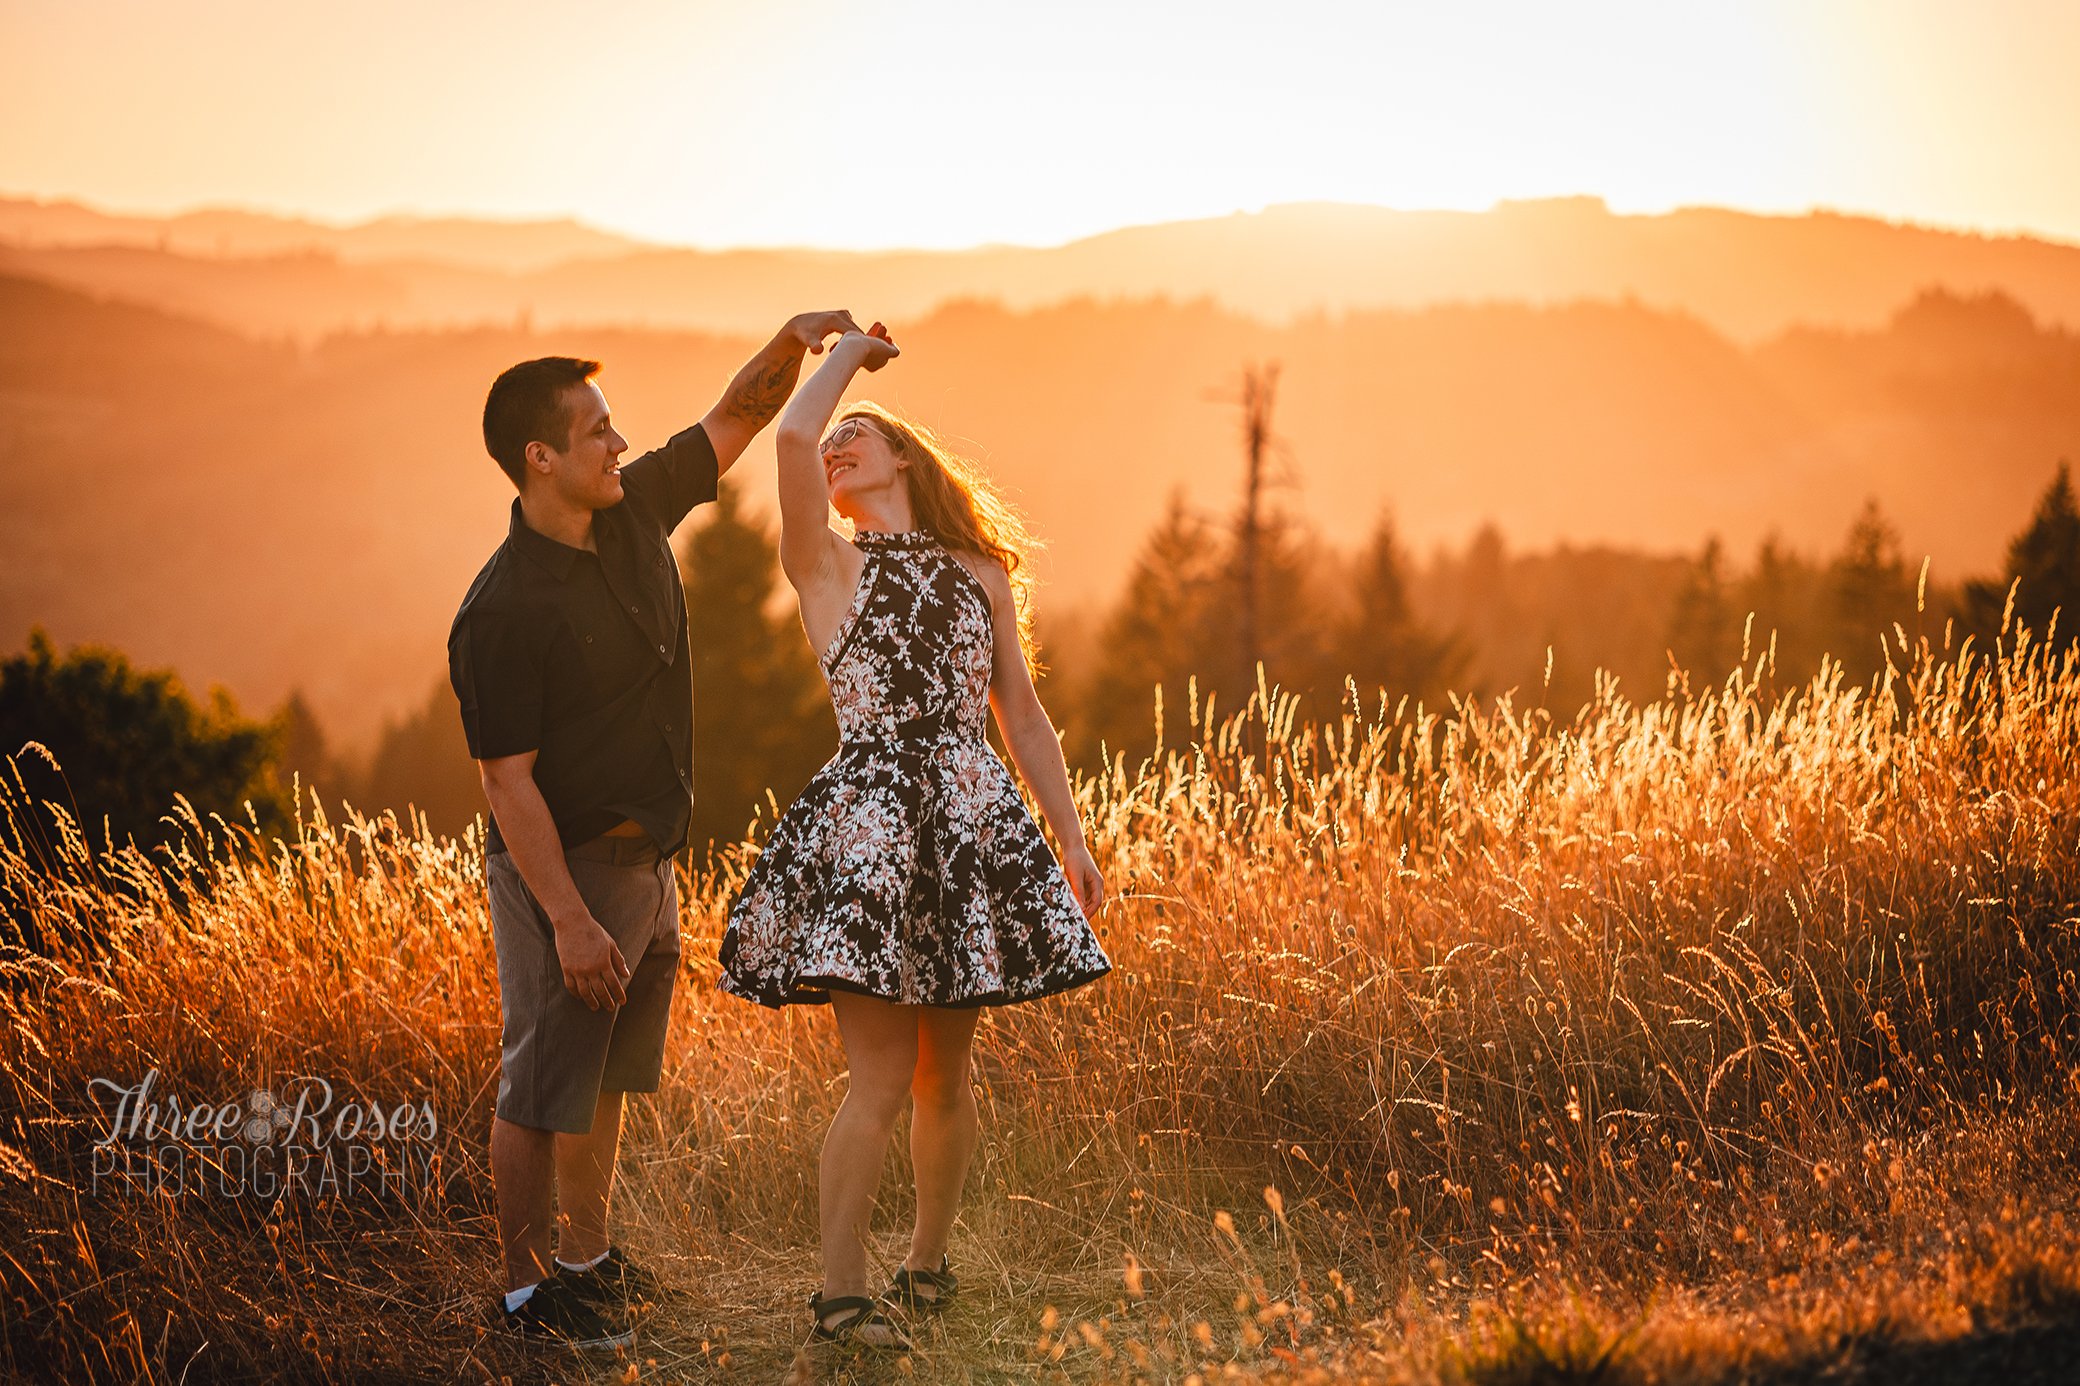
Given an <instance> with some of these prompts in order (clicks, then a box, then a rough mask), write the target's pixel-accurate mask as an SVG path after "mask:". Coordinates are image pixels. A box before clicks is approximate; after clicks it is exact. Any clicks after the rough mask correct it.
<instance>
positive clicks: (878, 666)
mask: <svg viewBox="0 0 2080 1386" xmlns="http://www.w3.org/2000/svg"><path fill="white" fill-rule="evenodd" d="M896 355H897V349H896V345H895V343H894V342H893V341H892V340H890V339H889V337H888V334H887V332H886V331H885V329H883V328H882V327H881V325H880V324H879V323H876V324H875V325H874V327H873V329H872V330H871V331H870V332H865V333H862V332H848V333H847V334H846V335H845V336H844V337H843V338H841V339H840V340H839V342H838V343H837V344H836V345H835V346H834V347H833V348H832V349H831V354H830V358H829V359H828V360H827V361H826V362H825V364H824V365H823V367H822V369H820V370H818V371H817V372H816V374H815V375H814V376H813V377H811V378H810V380H809V381H808V383H807V384H805V385H803V386H802V388H801V389H800V391H798V392H797V393H796V395H795V397H794V399H793V401H792V402H791V403H790V404H789V405H788V407H787V412H786V413H785V414H784V415H783V416H782V417H781V421H780V428H779V432H778V435H777V439H776V442H777V447H778V450H779V455H780V518H781V527H780V560H781V566H782V567H783V568H784V569H785V571H786V573H787V579H788V581H789V583H791V584H792V585H793V587H794V590H795V595H796V597H797V598H798V599H799V601H800V603H801V612H802V627H803V629H804V631H806V633H807V634H808V637H809V643H810V647H811V648H812V649H814V650H816V651H817V652H818V654H819V656H820V661H821V664H822V668H823V674H824V678H825V681H826V682H827V683H828V684H829V686H830V692H831V701H832V704H833V705H834V707H835V708H836V710H837V716H838V731H839V734H840V737H841V743H842V744H841V745H840V747H839V750H838V754H837V755H836V756H835V757H834V758H833V759H832V760H831V761H830V763H829V764H827V765H825V766H824V767H823V769H821V770H819V771H818V772H817V773H816V776H815V777H814V778H813V779H811V780H810V782H809V784H808V787H807V788H805V789H804V790H803V791H802V794H801V796H800V797H799V798H798V799H796V800H795V802H794V804H793V805H792V806H791V807H790V808H789V809H788V811H787V812H786V813H785V814H784V815H783V816H782V817H781V819H780V822H779V823H778V824H777V825H776V826H775V827H774V829H773V835H772V837H771V839H770V840H769V841H768V842H767V844H766V848H765V850H764V852H763V853H761V854H760V856H759V859H758V863H757V865H756V866H755V867H754V868H753V869H752V871H751V874H750V876H749V877H748V878H747V879H746V880H745V882H744V888H743V891H742V892H741V893H740V894H739V896H738V897H737V900H736V903H735V905H734V906H733V907H732V909H731V911H730V922H729V929H728V932H727V933H726V934H725V935H724V937H723V941H722V970H723V976H722V987H723V989H724V990H725V991H728V992H731V993H732V994H734V995H737V996H742V997H746V998H748V999H750V1000H753V1001H758V1002H761V1003H763V1004H765V1005H768V1006H783V1005H788V1004H791V1003H801V1002H809V1003H822V1002H828V1003H829V1004H830V1006H831V1009H832V1011H833V1012H834V1013H835V1015H836V1018H837V1022H838V1034H839V1038H840V1039H841V1041H842V1042H843V1044H844V1047H845V1057H846V1061H847V1063H848V1065H849V1066H850V1069H851V1082H850V1086H849V1087H848V1088H847V1090H846V1094H845V1101H844V1103H843V1105H841V1106H840V1107H839V1109H838V1114H837V1116H836V1117H835V1118H834V1119H833V1120H832V1122H831V1129H830V1133H829V1135H828V1136H826V1137H825V1139H824V1146H823V1159H822V1166H821V1171H820V1197H821V1214H822V1218H821V1220H822V1237H823V1265H824V1280H823V1288H822V1290H821V1291H820V1292H819V1293H817V1294H815V1295H813V1296H811V1298H810V1307H811V1310H812V1312H813V1314H814V1316H815V1328H814V1333H815V1335H816V1336H817V1337H819V1338H826V1339H829V1338H846V1339H850V1340H852V1341H854V1342H857V1343H861V1344H865V1345H870V1346H877V1347H893V1348H905V1347H908V1346H909V1344H908V1342H907V1341H906V1340H905V1338H904V1337H903V1334H902V1332H901V1330H900V1329H899V1328H898V1327H897V1326H896V1325H895V1324H894V1323H893V1322H891V1321H890V1320H889V1319H888V1318H887V1317H886V1316H885V1315H883V1314H882V1313H881V1312H880V1310H879V1307H878V1305H877V1304H876V1301H875V1300H874V1299H873V1298H872V1297H870V1296H869V1295H868V1293H867V1283H866V1275H867V1264H866V1261H867V1257H866V1232H867V1222H868V1219H869V1216H870V1215H871V1213H872V1209H873V1203H874V1191H875V1186H876V1184H877V1183H878V1182H879V1179H880V1174H881V1167H882V1163H883V1158H884V1156H885V1154H886V1151H887V1148H888V1141H889V1137H890V1135H891V1134H892V1133H893V1131H894V1129H895V1123H896V1119H897V1117H898V1116H899V1115H900V1114H901V1112H902V1107H903V1103H904V1100H905V1098H906V1097H907V1098H912V1099H914V1100H915V1110H914V1112H913V1113H912V1116H911V1125H910V1151H911V1157H912V1163H913V1165H914V1166H915V1169H916V1177H917V1223H916V1226H915V1228H914V1229H913V1230H912V1232H911V1237H910V1251H909V1255H908V1256H906V1257H905V1258H904V1261H903V1264H902V1267H901V1269H899V1270H898V1271H897V1272H896V1276H895V1285H894V1287H893V1291H892V1294H891V1298H892V1299H893V1300H894V1301H895V1302H896V1303H898V1304H901V1305H904V1306H906V1307H909V1308H913V1309H920V1310H932V1309H938V1308H942V1307H944V1305H945V1304H946V1303H947V1301H948V1300H949V1299H950V1298H951V1297H952V1295H953V1293H954V1289H955V1284H956V1282H955V1279H954V1276H953V1274H952V1272H951V1270H950V1268H949V1263H948V1260H947V1254H946V1250H947V1240H948V1237H949V1236H950V1234H951V1232H952V1228H953V1218H954V1211H955V1208H956V1206H957V1204H958V1202H959V1199H960V1190H961V1183H962V1180H963V1179H964V1177H965V1176H966V1174H967V1170H968V1162H969V1159H970V1157H971V1156H973V1154H974V1152H975V1143H976V1138H977V1130H976V1111H975V1098H974V1094H973V1092H972V1091H971V1090H970V1088H969V1081H968V1056H969V1050H970V1047H971V1045H972V1043H973V1041H974V1037H975V1023H976V1020H977V1018H978V1017H979V1015H980V1013H981V1012H980V1008H981V1007H983V1006H989V1005H1001V1004H1005V1003H1008V1002H1015V1001H1029V1000H1032V999H1034V998H1036V997H1041V996H1047V995H1051V994H1053V993H1055V992H1059V991H1064V990H1067V989H1068V988H1070V987H1075V986H1080V985H1082V984H1083V983H1085V982H1089V981H1092V980H1093V979H1095V978H1097V977H1100V976H1102V975H1104V974H1105V972H1107V971H1108V970H1109V969H1110V967H1111V964H1110V962H1108V961H1107V959H1106V957H1105V953H1104V951H1103V950H1102V949H1101V948H1100V947H1099V946H1098V940H1097V938H1096V936H1095V935H1094V934H1093V933H1092V932H1091V928H1090V924H1089V922H1088V921H1089V918H1090V916H1091V915H1092V914H1094V913H1096V911H1097V910H1098V908H1099V906H1100V905H1101V904H1102V903H1103V901H1104V898H1105V883H1104V880H1103V878H1102V877H1101V876H1100V875H1099V873H1098V867H1097V864H1096V863H1095V862H1094V861H1093V860H1092V859H1091V854H1090V850H1089V848H1088V847H1087V846H1086V845H1085V843H1084V836H1083V826H1082V824H1081V823H1080V822H1079V821H1078V818H1077V813H1076V804H1075V801H1074V799H1073V798H1072V797H1071V795H1070V791H1069V775H1068V771H1067V769H1066V767H1065V766H1064V765H1063V762H1062V751H1061V745H1060V743H1059V742H1058V741H1057V740H1056V738H1055V733H1054V728H1053V727H1052V726H1051V725H1049V723H1048V720H1047V714H1046V712H1045V711H1044V710H1042V708H1041V706H1040V700H1039V697H1038V695H1037V694H1036V693H1035V692H1034V690H1033V680H1032V672H1031V665H1030V663H1029V654H1030V648H1031V646H1030V625H1029V617H1028V611H1027V607H1026V603H1025V601H1024V600H1023V598H1024V597H1025V595H1026V593H1027V589H1028V588H1029V587H1030V582H1031V579H1030V577H1029V575H1028V574H1027V572H1026V571H1025V569H1024V564H1023V560H1024V557H1025V555H1024V553H1023V549H1024V547H1025V546H1026V545H1027V544H1028V543H1029V542H1030V541H1029V540H1028V539H1027V536H1026V534H1025V531H1024V528H1023V526H1021V525H1020V524H1019V522H1018V520H1017V518H1016V516H1015V515H1013V513H1012V512H1011V511H1010V510H1009V509H1008V507H1006V506H1005V505H1004V504H1003V503H1002V502H1001V501H999V500H998V499H997V498H996V497H995V496H994V495H993V494H992V493H991V492H990V490H989V489H988V488H987V487H986V486H985V485H984V484H982V482H981V481H980V479H979V478H978V477H977V476H976V475H975V474H974V473H973V472H972V471H970V470H969V469H968V467H967V466H966V464H964V463H963V462H962V461H961V460H960V459H958V458H956V457H954V456H953V455H952V454H950V453H949V452H947V451H946V450H945V449H944V448H943V447H941V446H940V445H939V444H938V442H937V441H936V440H934V439H933V438H932V437H931V436H930V435H929V434H928V433H926V432H925V431H924V430H922V429H920V428H917V427H914V426H912V425H910V424H907V423H904V422H903V421H902V420H900V419H898V418H896V417H895V416H894V415H892V414H890V413H888V412H887V411H885V410H882V409H878V408H876V407H874V406H872V405H856V406H854V407H852V408H851V409H848V410H847V411H846V413H845V415H844V417H843V418H842V419H841V420H840V421H839V423H838V425H837V427H835V428H833V429H832V430H831V431H830V434H829V436H827V437H821V435H822V433H823V428H824V425H825V424H826V423H828V422H829V420H830V417H831V414H832V412H833V411H834V410H835V409H836V408H837V405H838V400H839V397H840V396H841V395H842V394H843V393H844V391H845V387H846V385H847V384H848V383H849V382H850V381H851V379H852V376H853V374H854V373H855V372H856V371H859V370H861V369H866V370H870V371H871V370H878V369H879V368H880V367H881V366H883V365H885V364H886V363H887V362H888V361H890V360H891V359H893V358H894V357H895V356H896ZM819 438H820V439H821V440H820V441H819ZM833 506H835V507H836V509H837V511H838V513H839V514H840V515H841V516H843V517H844V518H846V519H847V520H850V521H851V522H852V524H853V525H854V527H855V533H854V534H853V535H852V537H851V538H850V539H847V538H846V537H845V536H844V535H842V534H840V533H838V532H837V531H836V530H834V529H833V528H832V527H831V526H830V523H829V518H830V511H831V508H832V507H833ZM985 705H987V706H989V707H992V708H994V709H995V712H996V716H997V725H998V727H999V728H1001V729H1002V731H1003V735H1004V743H1005V745H1006V746H1007V747H1008V748H1009V749H1010V751H1011V757H1012V759H1013V760H1014V761H1015V762H1016V763H1017V765H1018V768H1019V770H1020V772H1021V773H1023V774H1024V776H1025V778H1026V782H1027V783H1028V784H1030V785H1031V786H1032V789H1033V793H1034V796H1035V797H1036V798H1037V799H1038V800H1039V803H1040V807H1041V811H1042V812H1043V813H1044V814H1045V815H1046V818H1047V822H1048V826H1049V827H1050V828H1052V829H1053V830H1054V835H1055V838H1056V840H1057V841H1059V842H1060V843H1061V844H1062V856H1061V862H1060V864H1059V865H1058V864H1057V863H1056V861H1055V859H1054V857H1053V856H1052V855H1051V854H1050V853H1049V852H1048V850H1047V844H1046V841H1045V839H1043V838H1042V837H1041V835H1040V830H1039V827H1038V826H1037V825H1036V824H1035V823H1034V822H1033V819H1032V815H1031V814H1029V813H1027V812H1026V809H1025V805H1024V804H1023V802H1022V801H1021V800H1020V799H1019V797H1018V791H1017V787H1016V786H1015V785H1014V784H1013V782H1012V779H1011V776H1010V774H1009V772H1008V771H1006V770H1005V768H1004V765H1003V763H1002V762H1001V761H999V760H998V759H997V757H996V755H995V753H994V752H993V751H992V750H991V749H990V746H989V742H988V741H987V740H986V738H985V731H984V709H985Z"/></svg>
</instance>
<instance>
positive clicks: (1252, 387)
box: [1235, 361, 1278, 699]
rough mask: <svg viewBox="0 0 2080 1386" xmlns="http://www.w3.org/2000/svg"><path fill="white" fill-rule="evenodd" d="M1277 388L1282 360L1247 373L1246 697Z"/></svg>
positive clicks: (1256, 659) (1239, 621)
mask: <svg viewBox="0 0 2080 1386" xmlns="http://www.w3.org/2000/svg"><path fill="white" fill-rule="evenodd" d="M1277 393H1278V363H1277V362H1275V361H1274V362H1272V363H1270V364H1269V365H1263V366H1251V367H1249V368H1248V369H1246V370H1245V371H1244V372H1243V374H1242V437H1243V443H1244V447H1245V449H1246V452H1247V457H1248V471H1247V472H1246V473H1245V475H1244V478H1243V484H1242V515H1241V518H1240V519H1239V520H1238V522H1237V533H1236V536H1235V567H1236V573H1235V577H1236V583H1237V585H1238V586H1239V587H1240V589H1241V590H1240V592H1239V593H1238V601H1237V604H1236V605H1237V611H1236V632H1235V634H1236V644H1237V647H1238V649H1237V653H1238V654H1239V655H1240V656H1241V662H1242V689H1243V693H1242V696H1243V697H1244V698H1245V699H1246V698H1248V696H1249V690H1250V689H1252V688H1254V687H1255V685H1256V681H1257V665H1258V664H1259V663H1260V662H1261V661H1262V660H1263V658H1264V643H1263V632H1262V631H1261V630H1260V629H1259V628H1258V624H1257V622H1258V604H1257V593H1258V589H1259V587H1260V585H1261V583H1260V580H1259V569H1260V568H1261V567H1262V551H1261V550H1262V539H1263V509H1262V507H1263V497H1264V454H1265V452H1266V451H1267V450H1268V449H1269V447H1270V445H1271V407H1272V404H1273V402H1274V400H1275V399H1276V396H1277Z"/></svg>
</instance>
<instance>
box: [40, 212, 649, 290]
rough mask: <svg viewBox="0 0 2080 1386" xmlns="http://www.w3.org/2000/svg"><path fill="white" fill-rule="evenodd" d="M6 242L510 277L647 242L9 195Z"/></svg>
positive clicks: (536, 228)
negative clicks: (417, 265)
mask: <svg viewBox="0 0 2080 1386" xmlns="http://www.w3.org/2000/svg"><path fill="white" fill-rule="evenodd" d="M0 241H4V242H8V243H11V244H13V245H17V246H22V247H41V248H46V249H48V248H53V247H77V246H128V247H131V248H134V249H144V250H163V251H169V252H171V253H173V254H177V255H198V256H211V257H216V258H219V259H244V258H255V257H262V256H280V255H309V254H320V255H332V256H336V257H338V258H339V259H341V260H343V261H345V262H347V263H350V264H365V263H370V262H385V261H399V260H402V261H419V262H424V263H428V264H453V265H461V266H466V267H470V268H475V269H491V270H500V271H504V272H507V273H519V272H524V271H527V270H533V269H541V268H544V267H546V266H549V265H556V264H562V263H564V262H565V261H569V260H585V259H600V258H605V257H607V256H612V255H626V254H629V253H630V252H632V251H635V250H639V249H644V248H647V242H644V241H639V240H636V239H633V238H632V237H628V236H622V235H617V234H615V233H614V232H611V231H601V230H597V229H595V228H593V227H590V226H586V225H584V224H583V223H581V222H577V221H573V220H571V219H569V218H558V219H544V220H513V221H506V220H494V219H491V218H487V217H419V216H388V217H377V218H374V219H372V220H369V221H364V222H357V223H354V224H352V225H348V226H334V225H330V224H328V223H325V222H320V221H312V220H309V219H308V218H304V217H289V216H279V215H275V214H273V213H268V212H250V211H245V210H242V209H239V208H226V207H207V208H200V209H197V210H196V211H192V212H182V213H179V214H178V215H175V216H167V217H155V216H136V215H125V214H121V213H115V212H104V211H101V210H99V209H97V208H94V207H89V206H87V205H86V204H85V203H81V202H72V201H64V200H59V201H42V200H38V199H34V198H10V197H0Z"/></svg>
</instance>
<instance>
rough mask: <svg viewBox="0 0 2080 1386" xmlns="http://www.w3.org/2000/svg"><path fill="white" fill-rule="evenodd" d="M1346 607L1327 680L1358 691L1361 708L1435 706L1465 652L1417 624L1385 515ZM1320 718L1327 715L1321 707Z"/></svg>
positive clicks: (1356, 571)
mask: <svg viewBox="0 0 2080 1386" xmlns="http://www.w3.org/2000/svg"><path fill="white" fill-rule="evenodd" d="M1349 596H1350V606H1349V609H1348V611H1347V612H1346V614H1345V617H1344V619H1343V621H1342V622H1341V624H1340V626H1339V628H1338V629H1337V631H1336V634H1335V637H1334V639H1333V641H1332V645H1331V649H1332V666H1333V667H1332V674H1333V676H1334V677H1335V679H1336V682H1337V685H1338V687H1339V689H1340V688H1341V686H1342V682H1343V679H1345V678H1349V679H1350V680H1351V681H1352V682H1353V683H1355V684H1356V685H1357V689H1358V697H1359V700H1360V705H1361V707H1362V709H1363V710H1364V711H1365V712H1367V713H1368V714H1369V713H1371V712H1373V711H1375V710H1376V708H1377V706H1378V704H1379V701H1380V699H1381V698H1382V696H1384V697H1385V698H1386V699H1387V701H1388V703H1389V705H1392V704H1393V703H1397V702H1398V701H1399V700H1400V699H1402V698H1403V697H1413V698H1415V699H1417V700H1418V701H1422V702H1428V703H1431V704H1433V705H1434V704H1435V703H1436V702H1437V701H1438V700H1440V699H1441V698H1443V697H1444V695H1445V694H1446V693H1447V692H1449V691H1450V689H1451V686H1452V684H1453V683H1454V682H1455V681H1456V680H1457V679H1458V678H1459V677H1460V675H1461V674H1462V673H1464V671H1465V667H1466V650H1465V647H1464V646H1463V645H1462V644H1461V642H1460V641H1459V640H1457V639H1455V638H1453V637H1451V636H1447V635H1440V634H1438V633H1437V632H1436V631H1434V630H1432V629H1431V628H1430V627H1428V626H1427V625H1425V624H1424V623H1423V622H1422V621H1420V620H1418V619H1417V617H1416V614H1415V612H1414V610H1413V608H1412V607H1411V606H1410V604H1409V598H1408V565H1407V561H1406V559H1405V557H1404V556H1403V554H1402V550H1401V541H1400V537H1399V535H1398V534H1397V533H1396V532H1395V528H1394V521H1393V517H1392V516H1391V515H1388V514H1385V513H1382V514H1381V515H1380V517H1379V521H1378V523H1377V524H1376V525H1374V526H1373V531H1372V537H1371V538H1370V540H1368V541H1367V543H1366V546H1365V548H1364V550H1363V552H1361V553H1360V554H1359V555H1358V557H1357V560H1356V562H1355V564H1354V566H1353V571H1352V573H1351V582H1350V589H1349ZM1322 711H1324V712H1326V709H1322Z"/></svg>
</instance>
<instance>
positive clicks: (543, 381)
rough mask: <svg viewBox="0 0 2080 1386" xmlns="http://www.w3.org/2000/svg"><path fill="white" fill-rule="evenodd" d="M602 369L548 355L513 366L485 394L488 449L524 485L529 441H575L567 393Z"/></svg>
mask: <svg viewBox="0 0 2080 1386" xmlns="http://www.w3.org/2000/svg"><path fill="white" fill-rule="evenodd" d="M597 374H599V362H597V361H581V360H579V359H578V358H577V357H575V356H543V357H540V358H538V359H537V360H533V361H522V362H521V363H520V364H519V365H517V366H513V367H510V368H508V369H507V370H506V371H505V373H504V374H502V375H500V376H499V377H498V379H496V380H494V381H492V382H491V393H490V394H489V395H487V396H485V398H484V449H485V451H487V452H489V453H490V454H491V456H492V460H494V461H496V462H497V463H498V465H499V468H500V469H501V470H502V471H504V472H505V474H506V475H507V476H508V477H509V478H511V479H512V482H513V485H515V486H520V485H522V483H524V482H525V481H526V479H527V445H528V444H529V443H547V444H548V445H549V446H550V447H552V448H555V449H556V450H557V451H558V452H562V451H563V450H564V449H565V448H567V447H569V446H570V441H571V415H570V410H569V408H568V407H566V402H565V399H564V393H565V392H566V391H567V390H569V389H570V388H571V387H572V386H573V385H583V384H584V383H585V382H586V381H588V380H590V379H592V377H593V376H595V375H597Z"/></svg>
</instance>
